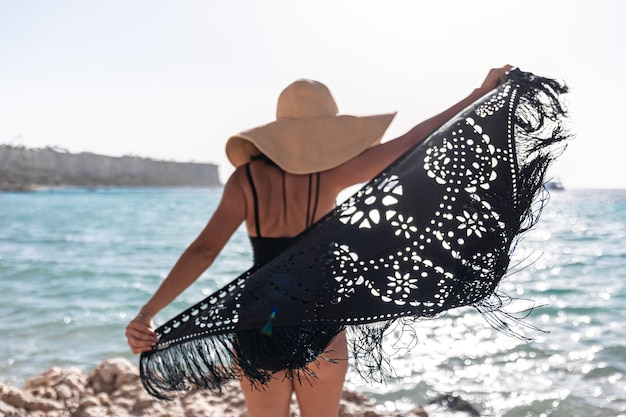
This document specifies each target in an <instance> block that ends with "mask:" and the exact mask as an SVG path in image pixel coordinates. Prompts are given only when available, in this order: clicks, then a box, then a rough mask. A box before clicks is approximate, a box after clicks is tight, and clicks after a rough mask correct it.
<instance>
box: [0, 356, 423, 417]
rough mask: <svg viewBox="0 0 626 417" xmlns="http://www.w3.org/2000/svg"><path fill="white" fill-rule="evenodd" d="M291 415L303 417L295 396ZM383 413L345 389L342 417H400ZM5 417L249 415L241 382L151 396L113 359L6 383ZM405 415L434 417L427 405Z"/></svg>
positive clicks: (0, 397)
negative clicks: (87, 368)
mask: <svg viewBox="0 0 626 417" xmlns="http://www.w3.org/2000/svg"><path fill="white" fill-rule="evenodd" d="M292 404H293V407H292V412H291V417H299V416H300V413H299V411H298V409H297V407H296V405H295V404H296V403H295V398H294V400H293V401H292ZM397 415H398V414H397V413H396V412H387V411H381V410H378V409H377V408H376V405H375V404H373V403H372V402H371V401H370V400H369V399H368V398H367V397H365V396H364V395H362V394H360V393H357V392H351V391H345V392H344V394H343V398H342V399H341V406H340V413H339V417H396V416H397ZM0 416H3V417H26V416H28V417H131V416H132V417H161V416H162V417H170V416H171V417H212V416H220V417H247V412H246V409H245V402H244V399H243V396H242V394H241V391H240V389H239V384H238V383H237V382H232V383H229V384H226V385H225V386H224V388H223V390H222V392H221V394H219V395H217V394H212V395H211V394H207V393H205V392H201V391H196V392H190V393H187V394H181V395H180V396H178V397H176V398H174V399H173V400H172V401H159V400H156V399H154V398H153V397H151V396H150V395H149V394H148V393H147V392H146V391H145V390H144V389H143V386H142V385H141V381H140V379H139V371H138V369H137V367H136V366H135V365H133V364H132V363H131V362H130V361H128V360H127V359H123V358H114V359H109V360H106V361H104V362H102V363H101V364H99V365H98V366H96V367H95V368H94V369H93V370H92V372H91V373H90V374H89V375H87V373H85V372H84V371H82V370H81V369H78V368H75V367H72V368H67V369H62V368H57V367H55V368H51V369H49V370H47V371H45V372H44V373H42V374H41V375H39V376H36V377H34V378H32V379H30V380H28V381H27V382H26V385H25V387H24V389H17V388H13V387H10V386H8V385H4V384H2V383H0ZM402 416H403V417H428V415H427V414H426V413H425V412H424V410H423V409H422V408H421V407H417V408H416V409H415V410H411V411H410V412H408V413H403V414H402Z"/></svg>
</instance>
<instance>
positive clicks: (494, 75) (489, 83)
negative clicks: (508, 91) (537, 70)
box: [480, 65, 513, 92]
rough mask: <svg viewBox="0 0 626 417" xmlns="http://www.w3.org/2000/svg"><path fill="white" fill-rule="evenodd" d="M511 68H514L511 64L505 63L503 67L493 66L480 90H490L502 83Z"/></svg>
mask: <svg viewBox="0 0 626 417" xmlns="http://www.w3.org/2000/svg"><path fill="white" fill-rule="evenodd" d="M511 69H513V67H512V66H511V65H505V66H503V67H501V68H493V69H492V70H490V71H489V73H488V74H487V77H486V78H485V81H483V84H482V85H481V86H480V90H483V91H484V92H489V91H491V90H493V89H494V88H496V87H497V86H499V85H500V84H502V82H503V81H504V79H505V78H506V75H507V74H508V73H509V71H511Z"/></svg>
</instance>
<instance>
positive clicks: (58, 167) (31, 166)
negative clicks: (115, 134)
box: [0, 145, 220, 191]
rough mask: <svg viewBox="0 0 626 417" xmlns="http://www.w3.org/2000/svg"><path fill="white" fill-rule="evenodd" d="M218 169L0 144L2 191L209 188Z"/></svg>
mask: <svg viewBox="0 0 626 417" xmlns="http://www.w3.org/2000/svg"><path fill="white" fill-rule="evenodd" d="M217 185H220V181H219V176H218V171H217V165H215V164H209V163H192V162H186V163H183V162H173V161H159V160H154V159H149V158H141V157H136V156H122V157H112V156H105V155H96V154H93V153H88V152H83V153H78V154H73V153H69V152H67V151H64V150H61V149H55V148H43V149H28V148H24V147H15V146H8V145H0V191H32V190H35V189H38V188H42V187H85V188H95V187H211V186H217Z"/></svg>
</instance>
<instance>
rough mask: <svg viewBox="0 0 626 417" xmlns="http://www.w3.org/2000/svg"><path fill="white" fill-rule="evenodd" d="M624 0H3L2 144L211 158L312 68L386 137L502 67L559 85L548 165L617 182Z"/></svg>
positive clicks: (576, 177) (559, 173) (625, 182)
mask: <svg viewBox="0 0 626 417" xmlns="http://www.w3.org/2000/svg"><path fill="white" fill-rule="evenodd" d="M624 16H626V2H624V1H621V0H595V1H593V2H592V1H580V0H562V1H561V0H553V1H551V0H525V1H519V0H518V1H506V0H484V1H472V0H438V1H434V0H429V1H421V0H378V1H373V0H300V1H299V0H262V1H260V0H256V1H255V0H228V1H217V0H215V1H211V0H195V1H187V0H178V1H174V0H170V1H165V0H102V1H96V0H73V1H71V0H20V1H13V0H0V144H9V145H15V146H26V147H34V148H41V147H46V146H53V147H58V148H62V149H66V150H68V151H70V152H84V151H87V152H95V153H100V154H105V155H112V156H122V155H137V156H142V157H149V158H156V159H165V160H175V161H183V162H187V161H195V162H211V163H215V164H217V165H218V166H219V171H220V176H221V178H222V180H223V181H224V180H225V179H226V178H227V176H228V175H229V174H230V173H231V172H232V167H231V166H230V164H229V162H228V160H227V158H226V156H225V153H224V145H225V143H226V140H227V139H228V137H230V136H232V135H233V134H236V133H238V132H240V131H243V130H245V129H248V128H251V127H255V126H258V125H262V124H265V123H268V122H270V121H272V120H274V119H275V109H276V100H277V98H278V94H279V93H280V91H281V90H282V89H283V88H284V87H286V86H287V85H288V84H289V83H291V82H292V81H294V80H296V79H298V78H312V79H316V80H319V81H321V82H323V83H325V84H326V85H327V86H328V87H329V88H330V89H331V91H332V93H333V96H334V97H335V100H336V101H337V104H338V106H339V111H340V113H345V114H357V115H366V114H377V113H386V112H391V111H397V112H398V115H397V116H396V118H395V120H394V122H393V123H392V125H391V127H390V128H389V130H388V131H387V133H386V135H385V140H388V139H391V138H393V137H396V136H398V135H400V134H402V133H404V132H405V131H407V130H408V129H410V128H411V127H412V126H414V125H415V124H417V123H419V122H420V121H422V120H424V119H426V118H428V117H430V116H432V115H434V114H436V113H438V112H439V111H442V110H444V109H445V108H447V107H448V106H450V105H452V104H454V103H455V102H456V101H458V100H460V99H462V98H463V97H465V96H466V95H467V94H469V93H470V92H471V91H472V90H473V89H474V88H476V87H478V86H479V85H480V84H481V82H482V80H483V78H484V77H485V76H486V74H487V72H488V70H489V69H490V68H492V67H499V66H502V65H504V64H511V65H514V66H517V67H519V68H520V69H522V70H524V71H530V72H533V73H535V74H538V75H542V76H548V77H552V78H557V79H559V80H562V81H564V82H566V83H567V85H568V86H569V87H570V93H569V94H568V95H567V96H566V102H567V105H568V107H569V110H570V120H569V123H568V124H569V126H570V129H571V130H572V132H573V133H574V134H575V135H576V137H575V139H573V140H571V142H570V143H569V146H568V148H567V149H566V151H565V153H564V154H563V155H562V156H561V157H560V159H559V160H558V161H557V162H556V163H555V165H554V166H553V167H552V168H551V169H550V172H549V175H550V176H551V177H557V178H559V179H560V180H561V182H562V183H563V184H564V186H565V187H566V188H568V187H571V188H626V175H624V171H625V169H624V162H623V160H624V158H623V156H622V153H623V150H624V146H623V142H624V141H625V140H626V134H625V133H624V131H623V130H622V129H621V128H620V126H621V119H622V118H623V108H624V104H623V100H621V97H626V87H625V85H624V83H623V82H622V76H623V74H626V53H625V52H624V42H625V41H626V25H624V24H623V18H624Z"/></svg>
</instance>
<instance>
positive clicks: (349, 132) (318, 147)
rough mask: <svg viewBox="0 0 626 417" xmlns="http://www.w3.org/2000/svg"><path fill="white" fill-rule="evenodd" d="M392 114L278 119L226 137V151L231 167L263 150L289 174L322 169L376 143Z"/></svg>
mask: <svg viewBox="0 0 626 417" xmlns="http://www.w3.org/2000/svg"><path fill="white" fill-rule="evenodd" d="M395 115H396V113H388V114H380V115H373V116H350V115H338V116H328V117H314V118H284V119H278V120H276V121H274V122H271V123H268V124H266V125H264V126H260V127H256V128H253V129H250V130H246V131H244V132H241V133H239V134H237V135H234V136H232V137H230V138H229V139H228V141H227V142H226V155H227V156H228V159H229V160H230V162H231V163H232V164H233V165H234V166H235V167H238V166H241V165H243V164H245V163H247V162H249V161H250V160H251V159H252V157H254V156H256V155H259V154H261V153H263V154H265V155H266V156H267V157H268V158H270V159H271V160H272V161H274V162H275V163H276V165H278V166H279V167H280V168H282V169H283V170H285V171H286V172H290V173H292V174H309V173H312V172H321V171H326V170H328V169H332V168H335V167H337V166H339V165H341V164H343V163H344V162H346V161H348V160H350V159H352V158H354V157H355V156H357V155H359V154H360V153H362V152H363V151H365V150H366V149H368V148H370V147H371V146H373V145H376V144H378V143H379V142H380V141H381V139H382V137H383V134H384V133H385V131H386V130H387V128H388V127H389V125H390V124H391V121H392V120H393V118H394V117H395Z"/></svg>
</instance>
